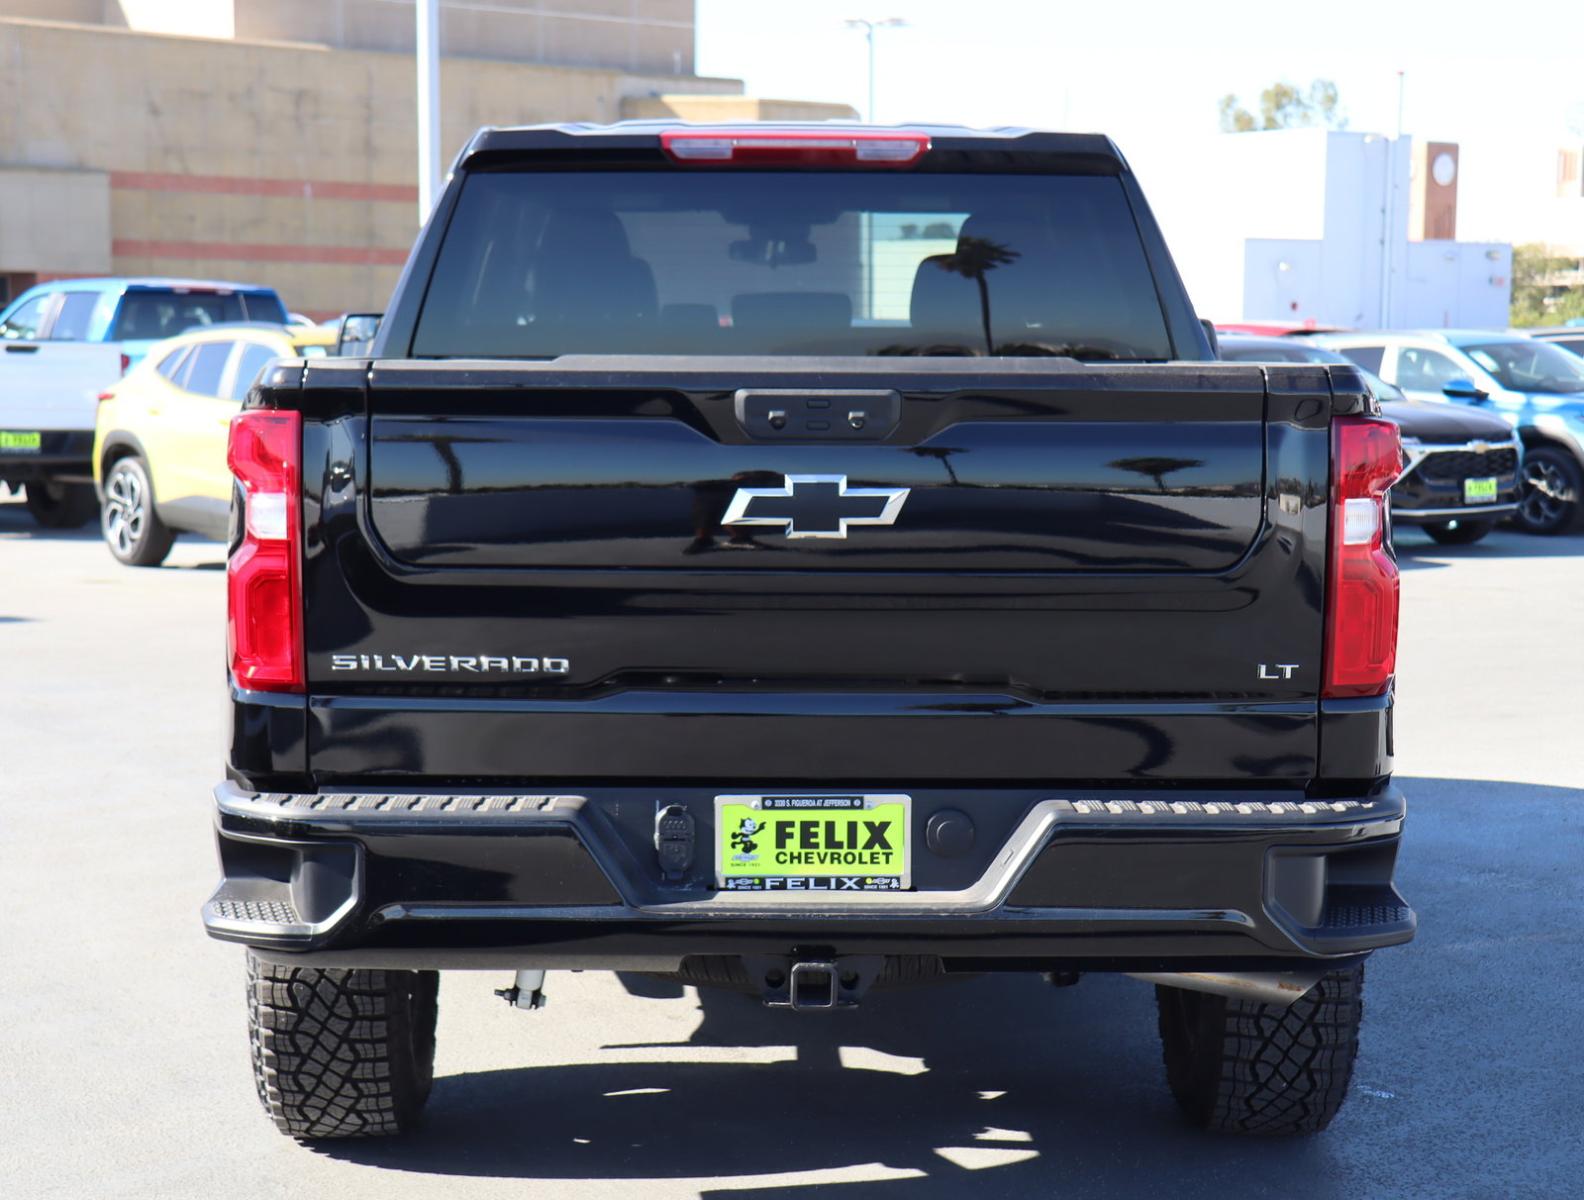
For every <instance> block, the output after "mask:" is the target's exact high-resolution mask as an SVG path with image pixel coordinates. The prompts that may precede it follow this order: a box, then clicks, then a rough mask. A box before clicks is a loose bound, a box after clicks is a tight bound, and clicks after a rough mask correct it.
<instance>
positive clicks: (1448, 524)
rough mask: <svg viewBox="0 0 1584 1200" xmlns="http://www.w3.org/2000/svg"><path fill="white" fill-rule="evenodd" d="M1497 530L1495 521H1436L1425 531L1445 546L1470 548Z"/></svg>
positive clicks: (1427, 526)
mask: <svg viewBox="0 0 1584 1200" xmlns="http://www.w3.org/2000/svg"><path fill="white" fill-rule="evenodd" d="M1495 528H1496V522H1495V521H1493V520H1483V521H1464V520H1457V521H1436V522H1434V523H1433V524H1429V525H1426V526H1425V527H1424V531H1425V532H1426V533H1428V534H1429V535H1430V536H1431V537H1433V538H1434V539H1435V540H1436V541H1438V542H1440V543H1441V544H1442V545H1443V546H1470V545H1473V544H1474V543H1475V542H1477V541H1479V540H1480V538H1482V537H1484V536H1485V535H1486V534H1487V533H1489V532H1490V531H1491V530H1492V529H1495Z"/></svg>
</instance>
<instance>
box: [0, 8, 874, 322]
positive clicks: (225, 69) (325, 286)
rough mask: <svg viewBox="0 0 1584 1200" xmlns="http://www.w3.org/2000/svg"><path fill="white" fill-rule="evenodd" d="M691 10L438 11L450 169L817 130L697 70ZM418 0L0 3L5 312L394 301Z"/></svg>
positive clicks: (405, 219)
mask: <svg viewBox="0 0 1584 1200" xmlns="http://www.w3.org/2000/svg"><path fill="white" fill-rule="evenodd" d="M693 20H694V15H693V0H487V2H486V0H442V3H441V46H442V52H443V54H444V56H445V57H444V60H443V62H442V66H441V92H442V102H441V116H442V139H443V153H444V155H445V156H446V157H447V158H449V156H450V155H451V154H453V153H454V152H455V151H456V150H457V149H458V148H459V147H460V146H461V145H462V144H463V143H464V142H465V140H466V139H467V137H468V136H469V135H470V134H471V133H472V132H473V131H474V130H475V129H476V128H477V127H478V126H480V125H483V124H515V123H532V122H539V121H597V122H605V121H614V120H618V119H621V118H624V117H639V116H642V117H652V116H664V115H675V116H678V117H680V118H682V119H687V120H751V119H782V120H799V119H801V120H820V119H824V118H827V117H851V116H853V115H854V114H853V112H852V110H851V109H849V108H846V107H845V106H839V105H829V104H811V103H802V102H797V101H773V100H758V99H754V98H750V97H746V96H744V95H743V94H742V85H741V83H740V82H739V81H737V80H734V79H712V78H705V77H701V76H698V75H695V74H693V73H692V72H693ZM413 29H414V11H413V4H412V3H411V0H0V300H3V299H4V298H5V297H7V296H9V295H13V294H15V292H16V291H18V290H20V288H22V287H25V286H28V285H30V284H31V283H34V282H37V281H39V280H42V279H47V278H51V277H60V276H69V275H98V274H114V275H133V274H139V275H141V274H159V275H184V276H198V277H210V278H228V279H237V280H244V281H249V282H258V283H266V284H270V285H272V286H274V287H276V288H278V289H279V290H280V292H281V294H282V296H283V297H284V298H285V300H286V302H287V305H288V307H290V308H292V309H294V310H295V311H299V312H306V313H308V314H310V315H314V316H328V315H331V314H334V313H337V312H342V311H345V310H349V309H370V308H373V309H378V308H382V307H383V306H384V304H385V301H386V298H387V297H388V296H389V294H390V290H391V288H392V286H393V285H394V283H395V281H396V276H397V274H398V273H399V272H400V268H401V265H402V263H403V262H404V261H405V258H406V255H407V250H408V247H409V246H410V244H411V242H412V239H413V236H414V234H415V233H416V232H417V226H418V212H417V197H418V189H417V185H416V176H417V132H416V121H415V116H414V113H415V105H416V100H415V90H416V83H415V80H416V70H415V66H414V62H413V58H412V48H413V40H414V39H413Z"/></svg>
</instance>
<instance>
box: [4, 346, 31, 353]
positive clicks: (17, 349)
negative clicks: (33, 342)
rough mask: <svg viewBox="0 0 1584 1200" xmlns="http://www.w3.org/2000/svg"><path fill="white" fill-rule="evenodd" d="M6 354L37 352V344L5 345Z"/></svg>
mask: <svg viewBox="0 0 1584 1200" xmlns="http://www.w3.org/2000/svg"><path fill="white" fill-rule="evenodd" d="M6 353H7V354H37V353H38V347H37V346H7V347H6Z"/></svg>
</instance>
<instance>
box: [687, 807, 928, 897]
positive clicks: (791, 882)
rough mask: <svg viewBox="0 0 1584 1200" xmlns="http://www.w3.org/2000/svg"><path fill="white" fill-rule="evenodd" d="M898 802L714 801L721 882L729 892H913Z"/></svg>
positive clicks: (904, 816) (904, 817) (904, 812)
mask: <svg viewBox="0 0 1584 1200" xmlns="http://www.w3.org/2000/svg"><path fill="white" fill-rule="evenodd" d="M912 803H913V801H912V799H911V798H910V797H908V796H899V795H889V794H888V795H844V796H825V795H814V794H801V795H792V794H787V795H777V796H716V797H715V882H716V885H717V886H718V887H720V888H721V890H723V891H728V892H896V891H902V890H903V889H905V888H908V887H911V886H912V876H911V874H910V871H909V866H910V861H911V860H910V853H911V849H912V847H911V845H910V838H909V833H910V829H909V822H908V817H909V814H910V812H911V808H912Z"/></svg>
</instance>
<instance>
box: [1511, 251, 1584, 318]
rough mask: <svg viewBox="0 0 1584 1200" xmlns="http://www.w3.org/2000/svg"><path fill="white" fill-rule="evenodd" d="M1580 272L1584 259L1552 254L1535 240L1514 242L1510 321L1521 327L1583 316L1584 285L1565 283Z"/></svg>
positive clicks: (1576, 276) (1582, 268)
mask: <svg viewBox="0 0 1584 1200" xmlns="http://www.w3.org/2000/svg"><path fill="white" fill-rule="evenodd" d="M1581 274H1584V263H1580V261H1579V260H1578V258H1576V257H1574V256H1571V255H1565V254H1553V253H1552V252H1551V250H1550V249H1549V248H1548V247H1546V246H1542V245H1540V244H1539V243H1538V242H1531V243H1530V244H1528V245H1526V246H1514V247H1513V257H1512V311H1511V312H1510V313H1509V315H1508V318H1507V319H1508V321H1509V323H1510V324H1512V325H1513V326H1514V327H1515V328H1518V329H1523V328H1526V327H1528V326H1531V325H1560V324H1562V322H1563V321H1567V320H1570V319H1572V318H1574V317H1584V287H1580V286H1577V285H1575V286H1572V287H1569V286H1568V283H1567V281H1568V279H1569V277H1572V278H1574V279H1577V278H1578V277H1579V276H1580V275H1581Z"/></svg>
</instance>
